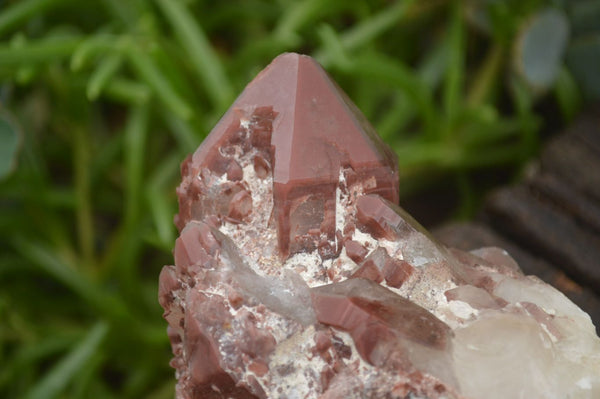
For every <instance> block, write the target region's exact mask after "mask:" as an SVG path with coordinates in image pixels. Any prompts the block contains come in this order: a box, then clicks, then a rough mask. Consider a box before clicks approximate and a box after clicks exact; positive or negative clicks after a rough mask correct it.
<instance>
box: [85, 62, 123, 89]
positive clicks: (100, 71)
mask: <svg viewBox="0 0 600 399" xmlns="http://www.w3.org/2000/svg"><path fill="white" fill-rule="evenodd" d="M122 62H123V56H122V55H121V54H119V53H115V54H110V55H109V56H108V57H106V58H104V59H103V60H102V61H100V64H99V65H98V68H96V70H95V71H94V72H93V73H92V76H90V80H89V81H88V85H87V90H86V94H87V97H88V99H90V100H95V99H96V98H98V96H99V95H100V93H101V92H102V90H103V89H104V87H105V86H106V85H107V83H108V82H109V81H110V80H111V79H112V78H113V76H114V75H115V74H116V73H117V71H118V70H119V67H120V66H121V64H122Z"/></svg>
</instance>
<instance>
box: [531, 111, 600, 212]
mask: <svg viewBox="0 0 600 399" xmlns="http://www.w3.org/2000/svg"><path fill="white" fill-rule="evenodd" d="M594 120H595V119H594ZM582 125H585V126H582ZM598 136H600V122H598V124H594V123H593V122H589V121H588V120H587V119H585V120H584V122H579V124H576V125H575V127H574V128H573V129H572V130H570V131H568V132H567V133H566V134H563V135H560V136H558V137H556V138H554V139H553V140H551V142H550V143H549V144H548V145H547V146H546V148H545V149H544V151H543V152H542V155H541V159H540V161H541V165H542V171H543V172H544V173H549V174H554V175H556V176H557V177H558V178H560V179H562V180H563V181H567V182H569V183H570V185H571V186H572V187H574V188H575V189H577V190H579V191H581V192H582V193H584V194H586V195H588V196H589V197H590V198H592V199H593V200H595V201H598V202H600V143H599V142H598V141H600V139H598Z"/></svg>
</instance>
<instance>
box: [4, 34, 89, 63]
mask: <svg viewBox="0 0 600 399" xmlns="http://www.w3.org/2000/svg"><path fill="white" fill-rule="evenodd" d="M80 43H81V38H78V37H63V38H60V39H58V38H53V39H49V40H42V41H38V42H30V43H29V44H27V46H23V47H19V48H14V47H11V46H10V45H5V44H3V45H0V67H11V68H15V67H19V66H23V65H30V64H39V63H48V62H51V61H55V60H57V59H62V58H66V57H69V56H70V55H71V54H72V53H73V51H75V49H76V48H77V46H79V45H80Z"/></svg>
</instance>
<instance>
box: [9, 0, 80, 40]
mask: <svg viewBox="0 0 600 399" xmlns="http://www.w3.org/2000/svg"><path fill="white" fill-rule="evenodd" d="M67 1H69V0H21V1H17V2H14V3H13V4H12V5H11V6H10V7H8V8H7V9H5V10H3V11H2V12H1V13H0V36H2V35H3V34H5V33H6V32H8V31H10V30H11V29H13V28H14V27H15V26H17V25H18V24H20V23H22V22H24V21H26V20H27V19H29V18H31V17H34V16H36V15H41V14H43V13H44V12H46V11H48V9H50V8H52V7H56V6H59V5H61V4H62V3H66V2H67Z"/></svg>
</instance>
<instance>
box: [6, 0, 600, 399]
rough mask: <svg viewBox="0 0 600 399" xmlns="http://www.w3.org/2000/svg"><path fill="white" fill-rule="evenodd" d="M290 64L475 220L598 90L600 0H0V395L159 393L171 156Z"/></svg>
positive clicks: (173, 174)
mask: <svg viewBox="0 0 600 399" xmlns="http://www.w3.org/2000/svg"><path fill="white" fill-rule="evenodd" d="M284 51H296V52H301V53H305V54H309V55H312V56H313V57H315V58H316V59H317V60H318V61H319V62H320V63H321V64H322V65H323V66H324V67H325V68H326V69H327V70H328V71H329V73H330V74H331V75H332V76H333V77H334V78H335V79H336V80H337V81H338V83H339V84H340V86H341V87H342V88H343V89H344V90H345V91H346V92H347V93H348V94H349V96H350V97H351V98H352V99H353V100H354V102H355V103H356V104H357V105H358V107H359V108H360V109H361V110H362V111H363V112H364V113H365V115H366V116H367V118H368V119H369V120H370V121H371V122H372V123H373V125H374V126H375V127H376V129H377V130H378V132H379V134H380V135H381V136H382V137H383V138H384V140H385V141H387V142H388V143H389V144H390V146H391V147H392V148H393V149H394V150H395V151H396V152H397V154H398V156H399V164H400V176H401V182H400V187H401V191H402V192H401V195H402V203H403V204H405V206H406V207H408V208H409V210H410V211H413V212H414V213H415V215H416V217H417V219H418V220H420V221H421V222H423V223H424V224H425V225H428V226H431V225H434V224H437V223H440V222H442V221H445V220H449V219H468V218H470V217H472V216H473V215H474V214H475V213H476V212H477V210H478V209H479V207H480V205H481V202H482V198H483V195H484V194H485V193H486V191H488V190H489V189H491V188H493V187H495V186H497V185H500V184H506V183H508V182H515V181H518V180H519V179H520V177H521V176H522V174H523V170H524V165H526V164H527V162H528V161H530V160H531V159H532V158H535V157H536V155H537V154H538V152H539V151H540V148H541V146H542V145H543V143H544V142H545V140H547V138H548V137H549V136H550V135H551V134H552V133H556V132H558V131H559V130H561V129H562V128H563V127H566V126H568V125H569V124H570V123H571V122H572V121H573V119H574V118H576V117H577V115H578V114H579V113H580V112H581V111H582V110H584V109H586V107H587V106H589V104H591V103H593V102H594V101H597V100H598V99H600V73H599V71H600V1H598V0H571V1H569V0H562V1H561V0H555V1H542V0H505V1H502V0H471V1H450V0H419V1H416V0H414V1H411V0H402V1H400V0H399V1H391V0H374V1H367V0H351V1H350V0H344V1H341V0H340V1H333V0H330V1H324V0H304V1H292V0H270V1H268V0H232V1H214V2H213V1H207V0H204V1H203V0H129V1H123V0H86V1H76V0H13V1H11V0H0V365H1V366H0V397H2V398H27V399H37V398H142V397H143V398H154V399H158V398H172V397H173V392H174V391H173V390H174V383H175V379H174V373H173V370H172V369H171V368H170V367H169V364H168V363H169V360H170V357H171V353H170V346H169V342H168V339H167V336H166V322H164V321H163V320H162V318H161V313H162V309H161V308H160V306H159V305H158V303H157V278H158V273H159V271H160V269H161V267H162V266H163V265H164V264H170V263H172V255H171V249H172V247H173V243H174V240H175V238H176V230H175V228H174V225H173V215H174V214H175V213H176V211H177V208H176V206H177V205H176V196H175V187H176V186H177V184H178V182H179V164H180V162H181V161H182V160H183V159H184V158H185V156H186V155H187V154H189V153H191V152H193V151H194V149H195V148H196V147H197V146H198V145H199V144H200V143H201V142H202V139H203V138H204V137H205V136H206V134H207V133H208V132H209V131H210V130H211V127H212V126H213V125H214V124H215V122H216V121H218V119H219V117H220V116H221V115H222V114H223V112H224V111H225V110H226V109H227V108H228V107H229V105H230V104H231V103H232V101H233V100H234V99H235V97H236V95H237V94H238V93H240V92H241V90H242V89H243V88H244V86H245V85H246V84H247V83H248V82H249V81H250V80H251V79H252V78H253V77H254V76H255V74H256V73H257V72H259V71H260V70H261V69H262V68H264V67H265V66H266V65H267V64H268V63H269V62H270V60H271V59H272V58H274V57H275V56H276V55H278V54H279V53H281V52H284Z"/></svg>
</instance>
